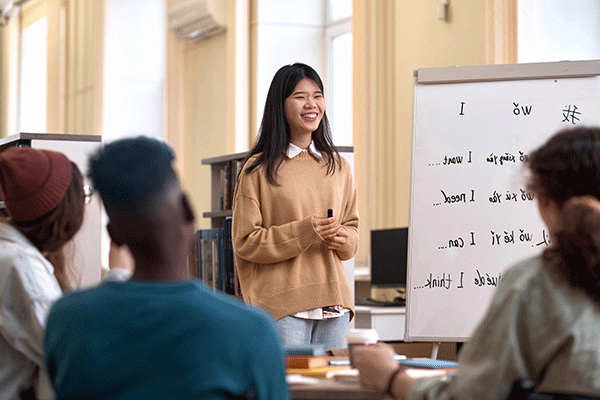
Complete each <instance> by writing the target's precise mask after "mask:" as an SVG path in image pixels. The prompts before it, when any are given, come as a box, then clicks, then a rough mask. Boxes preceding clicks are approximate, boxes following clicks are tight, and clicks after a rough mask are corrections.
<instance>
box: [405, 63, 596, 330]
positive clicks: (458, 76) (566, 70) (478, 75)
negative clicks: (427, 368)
mask: <svg viewBox="0 0 600 400" xmlns="http://www.w3.org/2000/svg"><path fill="white" fill-rule="evenodd" d="M595 76H600V60H583V61H558V62H544V63H527V64H497V65H476V66H455V67H439V68H420V69H416V70H414V71H413V78H414V79H413V81H414V83H413V120H412V146H411V174H410V176H411V184H410V187H411V189H410V204H409V238H408V246H409V259H408V268H407V285H406V289H407V300H406V301H407V304H406V325H405V332H404V341H406V342H412V341H423V342H463V341H465V340H468V338H464V337H452V336H449V337H435V336H412V335H411V332H410V331H409V329H410V327H411V315H410V314H411V313H410V309H411V304H410V301H411V292H412V284H411V283H412V260H411V258H412V253H411V251H410V248H411V241H412V235H411V233H410V227H411V226H412V225H413V210H412V208H413V202H414V201H415V199H414V191H413V183H414V179H415V162H414V160H415V150H416V149H415V145H416V138H415V134H416V132H415V130H416V118H417V115H416V114H417V110H416V106H415V105H416V102H417V90H416V88H417V85H437V84H453V83H466V82H492V81H515V80H535V79H553V78H563V79H564V78H586V77H595Z"/></svg>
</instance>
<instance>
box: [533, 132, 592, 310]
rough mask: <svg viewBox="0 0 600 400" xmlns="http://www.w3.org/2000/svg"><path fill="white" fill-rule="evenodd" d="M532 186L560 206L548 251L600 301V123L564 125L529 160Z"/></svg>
mask: <svg viewBox="0 0 600 400" xmlns="http://www.w3.org/2000/svg"><path fill="white" fill-rule="evenodd" d="M528 166H529V170H530V172H531V176H530V179H529V188H530V189H531V190H533V191H534V192H535V194H536V196H538V197H539V198H538V201H541V200H542V198H546V199H548V200H550V201H552V202H554V204H556V206H557V207H558V210H559V218H558V221H557V224H556V226H555V227H554V232H552V234H553V236H554V238H555V240H556V243H554V244H552V246H551V247H550V248H549V249H548V250H547V251H546V252H545V254H544V255H545V257H546V258H547V259H552V258H554V259H557V260H558V266H559V270H560V272H561V274H562V275H563V276H564V277H565V278H566V279H567V281H568V282H569V283H570V284H571V285H573V286H576V287H579V288H581V289H583V290H584V291H585V292H586V293H587V294H588V295H589V296H590V297H592V298H593V299H594V300H596V301H597V302H600V128H598V127H576V128H571V129H564V130H561V131H559V132H558V133H556V134H555V135H554V136H552V137H551V138H550V139H549V140H548V141H547V142H546V143H544V144H543V145H542V146H541V147H539V148H538V149H537V150H536V151H534V152H533V153H532V154H531V155H530V157H529V161H528Z"/></svg>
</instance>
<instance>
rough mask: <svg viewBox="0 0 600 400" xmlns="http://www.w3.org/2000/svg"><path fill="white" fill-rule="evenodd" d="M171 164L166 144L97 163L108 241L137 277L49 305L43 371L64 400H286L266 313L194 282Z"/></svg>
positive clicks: (138, 147) (110, 154) (191, 227)
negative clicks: (122, 250)
mask: <svg viewBox="0 0 600 400" xmlns="http://www.w3.org/2000/svg"><path fill="white" fill-rule="evenodd" d="M173 159H174V155H173V153H172V151H171V149H170V148H169V147H167V145H166V144H164V143H162V142H159V141H158V140H154V139H149V138H144V137H138V138H129V139H122V140H118V141H115V142H112V143H110V144H108V145H106V146H105V147H104V148H102V149H100V150H99V152H98V153H97V154H95V155H94V156H93V157H92V158H91V160H90V177H91V179H92V181H93V184H94V188H95V190H97V191H98V192H99V193H100V197H101V198H102V201H103V203H104V207H105V209H106V212H107V214H108V218H109V222H108V231H109V234H110V237H111V239H112V240H113V241H114V243H115V244H116V245H127V248H128V249H129V251H130V252H131V255H132V256H133V258H134V260H135V269H134V271H133V275H132V276H131V279H130V280H129V281H127V282H114V281H108V282H107V281H105V282H103V283H101V284H100V285H99V286H97V287H95V288H91V289H87V290H84V291H80V292H73V293H70V294H68V295H66V296H65V297H63V298H62V299H60V300H59V301H57V302H56V303H55V305H54V306H53V307H52V309H51V311H50V315H49V317H48V324H47V331H46V340H45V345H46V361H47V366H48V372H49V375H50V378H51V381H52V384H53V386H54V389H55V390H56V395H57V398H58V399H74V398H86V399H90V398H103V399H109V398H136V399H144V398H157V399H166V398H174V399H225V398H231V397H242V396H247V397H249V398H256V399H287V398H288V397H289V395H288V390H287V386H286V382H285V364H284V352H283V348H282V346H281V339H280V337H279V335H278V332H277V327H276V326H275V323H274V322H273V320H272V319H271V318H270V317H269V315H268V314H267V313H266V312H264V311H263V310H260V309H256V308H253V307H250V306H247V305H245V304H243V303H242V302H239V301H237V300H235V299H233V298H229V297H226V296H225V295H223V294H220V293H216V292H214V291H213V290H212V289H210V288H208V287H207V286H206V285H204V284H203V283H202V282H200V281H195V280H191V278H190V276H189V270H188V266H187V255H188V253H189V250H190V247H191V243H192V237H193V234H194V231H195V222H194V214H193V212H192V208H191V205H190V203H189V201H188V198H187V196H186V195H185V193H184V192H183V190H182V188H181V186H180V184H179V179H178V177H177V175H176V173H175V171H174V170H173V167H172V162H173ZM252 396H255V397H252Z"/></svg>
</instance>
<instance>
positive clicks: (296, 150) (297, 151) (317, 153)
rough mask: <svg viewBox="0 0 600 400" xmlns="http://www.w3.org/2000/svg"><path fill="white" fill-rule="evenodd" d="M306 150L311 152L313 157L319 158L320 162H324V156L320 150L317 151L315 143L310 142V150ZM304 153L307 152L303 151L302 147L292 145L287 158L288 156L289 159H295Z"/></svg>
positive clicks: (289, 147)
mask: <svg viewBox="0 0 600 400" xmlns="http://www.w3.org/2000/svg"><path fill="white" fill-rule="evenodd" d="M306 150H308V151H309V152H311V153H312V155H314V156H315V157H317V158H318V159H319V160H323V155H322V154H321V152H320V151H319V150H317V148H316V147H315V143H314V142H310V146H308V149H306ZM303 151H305V150H304V149H301V148H300V147H298V146H296V145H295V144H293V143H290V145H289V146H288V151H287V156H288V158H294V157H296V156H297V155H298V154H300V153H302V152H303Z"/></svg>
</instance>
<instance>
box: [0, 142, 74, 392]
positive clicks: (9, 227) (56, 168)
mask: <svg viewBox="0 0 600 400" xmlns="http://www.w3.org/2000/svg"><path fill="white" fill-rule="evenodd" d="M0 188H1V189H2V193H3V197H4V204H5V207H6V211H7V212H8V215H9V217H8V218H5V219H3V220H1V221H0V308H1V311H0V393H2V398H10V399H13V398H19V395H22V396H24V397H27V396H31V397H32V396H33V395H35V396H36V397H37V398H41V399H46V398H52V397H53V392H52V390H51V389H50V386H49V382H48V380H47V375H46V374H45V368H44V352H43V349H42V340H43V334H44V327H45V324H46V316H47V313H48V311H49V308H50V306H51V305H52V304H53V303H54V301H55V300H56V299H58V298H59V297H60V296H61V295H62V293H63V291H65V290H68V289H70V288H71V283H70V275H72V274H71V273H70V272H69V271H68V270H67V269H68V268H67V267H66V263H65V256H64V254H63V253H62V252H63V250H64V246H65V244H66V243H68V242H69V241H70V240H71V239H72V238H73V236H75V234H76V233H77V231H78V230H79V228H80V227H81V225H82V223H83V212H84V207H85V204H84V203H85V193H84V188H83V177H82V175H81V172H80V171H79V169H78V168H77V166H76V165H75V164H74V163H72V162H71V161H69V159H68V158H67V157H66V156H65V155H64V154H62V153H59V152H55V151H50V150H38V149H32V148H30V147H11V148H9V149H7V150H5V151H3V152H2V153H0ZM49 260H52V262H50V261H49Z"/></svg>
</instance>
